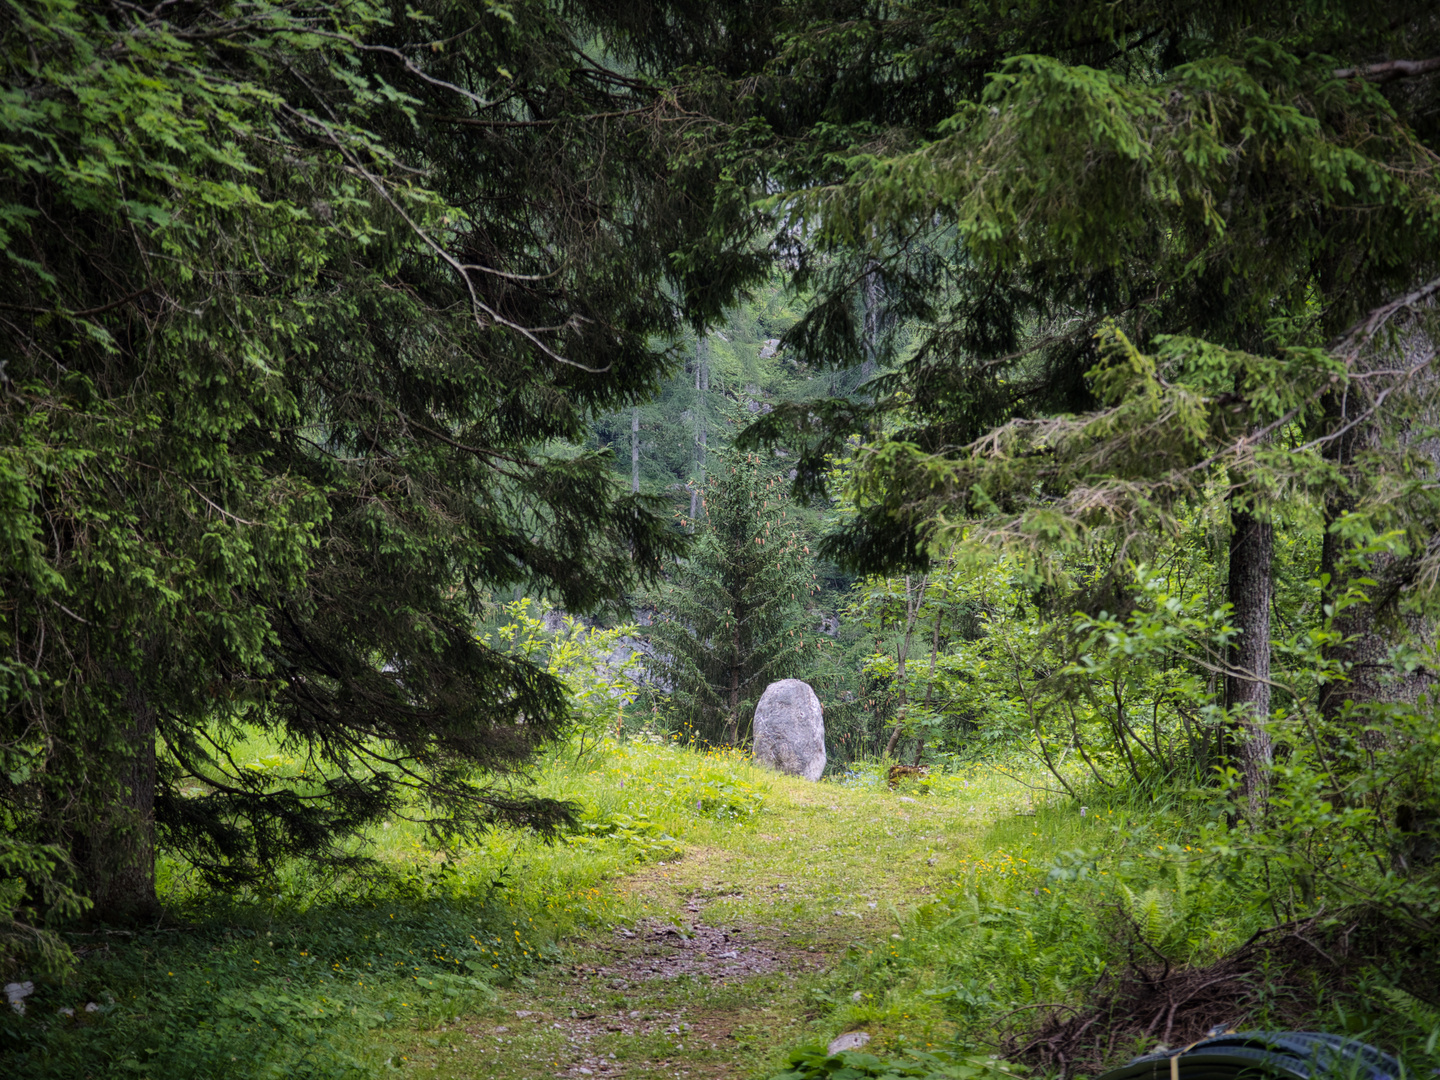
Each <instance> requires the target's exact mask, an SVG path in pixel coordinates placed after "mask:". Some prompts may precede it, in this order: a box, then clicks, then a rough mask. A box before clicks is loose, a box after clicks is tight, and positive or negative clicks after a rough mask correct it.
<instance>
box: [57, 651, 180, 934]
mask: <svg viewBox="0 0 1440 1080" xmlns="http://www.w3.org/2000/svg"><path fill="white" fill-rule="evenodd" d="M115 682H116V684H117V685H118V686H119V687H120V688H121V691H122V693H121V709H122V710H123V713H122V716H123V723H124V724H125V727H124V730H123V732H122V742H121V746H120V747H119V751H120V752H119V754H118V755H117V756H116V758H115V761H114V766H113V768H114V770H115V776H114V783H115V788H114V793H115V797H114V799H113V800H112V801H111V802H110V805H109V807H108V808H107V810H106V811H105V813H104V815H103V816H102V817H100V818H97V819H95V820H94V821H93V822H92V823H91V824H90V826H89V828H88V829H87V830H86V831H84V832H82V833H81V834H79V835H78V836H76V837H75V838H74V841H73V843H72V845H71V851H72V854H73V857H74V859H75V865H76V868H77V869H78V870H79V871H80V873H81V874H83V875H84V878H85V884H86V889H87V892H88V893H89V895H90V898H91V900H92V901H93V902H94V905H95V906H94V907H93V909H92V910H91V917H92V918H94V919H97V920H99V921H101V922H108V923H128V922H135V921H139V920H145V919H151V918H154V917H155V916H156V915H157V914H158V913H159V911H160V901H159V899H158V897H157V896H156V895H155V780H156V759H155V709H154V707H153V706H152V705H151V704H150V702H149V700H148V699H147V697H146V695H145V692H144V691H143V690H142V689H141V687H140V685H139V682H138V680H137V679H136V678H135V676H134V675H133V674H131V673H130V672H128V671H127V672H118V673H117V674H116V675H115Z"/></svg>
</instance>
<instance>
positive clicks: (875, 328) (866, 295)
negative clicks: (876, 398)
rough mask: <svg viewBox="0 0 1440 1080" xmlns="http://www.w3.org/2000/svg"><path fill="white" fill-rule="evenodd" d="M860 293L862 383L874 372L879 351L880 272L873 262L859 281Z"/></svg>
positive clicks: (881, 294) (881, 295) (881, 297)
mask: <svg viewBox="0 0 1440 1080" xmlns="http://www.w3.org/2000/svg"><path fill="white" fill-rule="evenodd" d="M860 295H861V300H862V303H863V304H864V306H865V328H864V333H865V360H864V362H863V363H861V365H860V382H861V384H862V385H863V384H864V383H865V382H866V381H867V380H868V379H869V378H870V377H871V376H872V375H874V374H875V364H876V357H878V356H879V353H880V303H881V300H882V299H883V293H882V290H881V287H880V273H879V271H878V270H877V269H876V267H875V264H874V263H873V262H872V263H871V265H870V269H868V270H867V271H866V272H865V278H864V280H863V281H862V282H861V285H860Z"/></svg>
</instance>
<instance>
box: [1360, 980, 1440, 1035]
mask: <svg viewBox="0 0 1440 1080" xmlns="http://www.w3.org/2000/svg"><path fill="white" fill-rule="evenodd" d="M1376 992H1377V993H1378V994H1379V995H1380V996H1381V997H1382V998H1384V999H1385V1000H1386V1001H1388V1002H1389V1003H1390V1007H1391V1008H1392V1009H1394V1010H1395V1011H1396V1012H1397V1013H1399V1014H1400V1015H1401V1016H1403V1017H1404V1018H1405V1019H1406V1020H1409V1021H1410V1022H1411V1023H1412V1024H1414V1025H1415V1026H1416V1027H1418V1028H1419V1029H1420V1030H1421V1031H1423V1032H1426V1033H1427V1034H1429V1033H1430V1032H1434V1031H1436V1030H1440V1008H1436V1007H1435V1006H1434V1005H1431V1004H1430V1003H1429V1002H1427V1001H1421V1000H1420V999H1419V998H1417V997H1416V996H1415V995H1414V994H1411V993H1409V992H1407V991H1405V990H1401V989H1400V988H1399V987H1398V986H1380V987H1376Z"/></svg>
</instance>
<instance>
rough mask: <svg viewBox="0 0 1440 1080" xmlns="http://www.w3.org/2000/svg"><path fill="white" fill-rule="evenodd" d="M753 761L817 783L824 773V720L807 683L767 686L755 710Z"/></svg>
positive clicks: (784, 682)
mask: <svg viewBox="0 0 1440 1080" xmlns="http://www.w3.org/2000/svg"><path fill="white" fill-rule="evenodd" d="M754 753H755V761H756V762H757V763H758V764H761V765H768V766H770V768H772V769H778V770H779V771H780V772H783V773H789V774H790V775H791V776H803V777H804V778H805V779H806V780H819V779H820V774H821V773H822V772H824V771H825V716H824V714H823V713H822V712H821V710H820V699H819V698H817V697H816V696H815V691H814V690H811V689H810V684H809V683H803V682H801V681H800V680H799V679H781V680H780V681H779V682H776V683H771V684H770V685H769V686H767V687H766V688H765V693H763V694H762V695H760V704H758V705H756V706H755V750H754Z"/></svg>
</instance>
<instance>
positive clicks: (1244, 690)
mask: <svg viewBox="0 0 1440 1080" xmlns="http://www.w3.org/2000/svg"><path fill="white" fill-rule="evenodd" d="M1230 527H1231V532H1230V584H1229V592H1230V604H1231V608H1232V618H1233V619H1234V621H1235V626H1236V628H1237V629H1238V630H1239V631H1240V634H1239V636H1238V637H1237V638H1236V639H1235V640H1234V641H1232V642H1231V644H1230V655H1229V657H1228V663H1227V664H1226V667H1227V669H1228V670H1227V671H1226V673H1225V704H1226V706H1227V707H1228V708H1229V709H1230V710H1231V715H1232V716H1233V717H1234V719H1233V721H1232V723H1233V727H1232V729H1231V736H1232V740H1233V746H1234V755H1235V765H1236V768H1237V769H1238V770H1239V773H1240V801H1241V803H1242V804H1243V807H1244V809H1243V813H1244V816H1246V817H1248V818H1251V819H1254V818H1258V817H1260V816H1261V815H1263V814H1264V812H1265V804H1266V800H1267V798H1268V796H1269V775H1270V755H1271V746H1270V735H1269V733H1268V732H1266V731H1265V730H1264V728H1262V727H1261V726H1260V725H1261V724H1263V723H1264V722H1265V721H1266V720H1267V719H1268V718H1269V716H1270V602H1271V597H1272V595H1273V593H1274V583H1273V580H1272V577H1271V558H1272V556H1273V554H1274V548H1275V529H1274V526H1273V525H1271V524H1270V523H1269V522H1268V521H1262V520H1260V519H1259V518H1257V517H1256V516H1255V515H1254V514H1252V513H1251V512H1250V511H1248V510H1240V509H1236V508H1233V507H1232V509H1231V512H1230Z"/></svg>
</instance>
